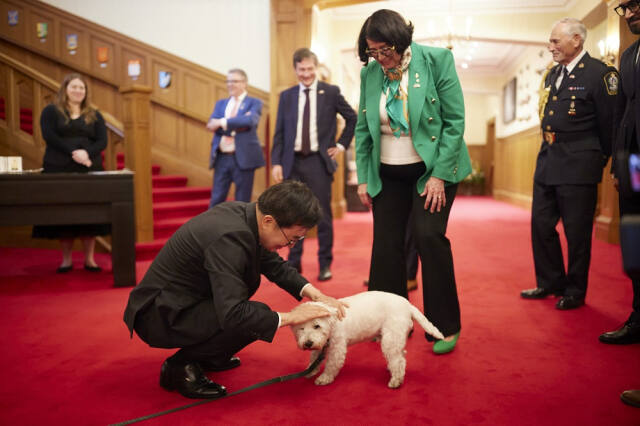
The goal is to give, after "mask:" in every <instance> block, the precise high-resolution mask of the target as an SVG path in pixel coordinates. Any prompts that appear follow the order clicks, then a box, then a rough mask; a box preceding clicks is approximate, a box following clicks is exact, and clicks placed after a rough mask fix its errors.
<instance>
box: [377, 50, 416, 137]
mask: <svg viewBox="0 0 640 426" xmlns="http://www.w3.org/2000/svg"><path fill="white" fill-rule="evenodd" d="M410 62H411V47H407V49H406V50H405V51H404V54H403V55H402V59H401V60H400V65H398V66H397V67H395V68H390V69H388V70H385V69H384V68H383V70H382V71H383V72H384V79H383V80H382V91H383V93H385V94H386V95H387V103H386V105H385V108H386V110H387V115H388V116H389V125H390V126H391V131H392V132H393V135H394V136H395V137H396V138H399V137H400V135H401V134H403V133H404V134H405V135H408V134H409V111H408V109H407V93H405V92H404V90H402V89H401V87H400V81H401V80H402V75H403V74H404V72H405V71H406V70H407V68H409V63H410Z"/></svg>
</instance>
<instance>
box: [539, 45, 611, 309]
mask: <svg viewBox="0 0 640 426" xmlns="http://www.w3.org/2000/svg"><path fill="white" fill-rule="evenodd" d="M561 74H563V78H562V81H561V84H560V86H559V87H558V88H556V81H557V79H558V78H559V77H560V75H561ZM619 81H620V80H619V76H618V73H617V71H616V69H615V68H614V67H613V66H611V65H607V64H605V63H603V62H601V61H599V60H597V59H594V58H592V57H590V56H589V54H588V53H585V54H584V56H583V57H582V58H581V59H580V60H579V62H578V63H577V64H576V65H575V66H574V68H573V69H572V70H571V72H570V73H568V72H567V70H566V68H565V67H564V66H562V65H560V64H558V65H556V66H554V67H553V68H551V69H550V70H549V72H548V73H547V75H546V76H545V77H544V88H543V93H542V94H541V97H542V99H541V105H540V119H541V126H542V134H543V141H542V145H541V147H540V152H539V153H538V158H537V162H536V170H535V174H534V184H533V205H532V212H531V239H532V245H533V257H534V263H535V272H536V282H537V286H538V288H541V289H544V290H547V292H549V293H551V292H553V293H556V294H564V296H570V297H572V298H577V299H578V300H580V299H583V298H584V297H585V294H586V291H587V279H588V272H589V263H590V258H591V234H592V229H593V216H594V213H595V208H596V202H597V197H598V188H597V185H598V182H600V181H601V179H602V170H603V167H604V166H605V164H606V162H607V160H608V157H609V156H610V155H611V139H612V132H613V114H614V106H615V102H616V96H617V94H618V86H619ZM545 98H546V99H545ZM545 101H546V103H545ZM559 219H562V224H563V227H564V232H565V235H566V238H567V243H568V255H569V256H568V257H569V259H568V269H567V271H566V272H565V268H564V261H563V256H562V250H561V246H560V239H559V237H558V233H557V232H556V225H557V223H558V221H559ZM558 308H560V309H563V308H562V306H561V304H560V303H559V304H558Z"/></svg>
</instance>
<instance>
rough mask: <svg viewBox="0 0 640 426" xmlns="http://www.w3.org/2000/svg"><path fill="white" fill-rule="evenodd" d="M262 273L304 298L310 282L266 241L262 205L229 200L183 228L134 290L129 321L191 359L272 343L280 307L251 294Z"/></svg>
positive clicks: (154, 342) (156, 343)
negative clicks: (261, 226) (260, 218)
mask: <svg viewBox="0 0 640 426" xmlns="http://www.w3.org/2000/svg"><path fill="white" fill-rule="evenodd" d="M260 274H263V275H265V277H267V278H268V279H269V280H271V281H273V282H275V283H276V284H277V285H278V286H280V287H281V288H282V289H284V290H285V291H287V292H288V293H290V294H291V295H292V296H293V297H295V298H296V299H298V300H300V299H301V296H300V292H301V291H302V288H303V286H304V285H305V284H306V283H307V282H308V281H307V280H306V279H304V278H303V277H301V276H300V275H299V274H298V273H297V272H296V270H295V269H293V268H292V267H290V266H289V265H287V264H286V262H284V261H283V259H282V258H280V256H278V254H277V253H275V252H271V251H268V250H266V249H264V248H263V247H262V246H261V245H260V242H259V236H258V226H257V219H256V204H255V203H243V202H228V203H223V204H219V205H217V206H215V207H214V208H212V209H210V210H208V211H206V212H204V213H202V214H200V215H198V216H196V217H195V218H193V219H191V220H190V221H188V222H187V223H185V224H184V225H183V226H181V227H180V229H178V230H177V231H176V232H175V234H173V236H172V237H171V238H170V239H169V241H167V243H166V244H165V246H164V247H163V248H162V250H161V251H160V253H158V255H157V256H156V258H155V259H154V261H153V263H152V264H151V267H150V268H149V270H148V271H147V273H146V274H145V276H144V278H143V279H142V281H141V282H140V284H138V286H136V288H134V289H133V291H132V292H131V294H130V296H129V302H128V305H127V308H126V310H125V313H124V321H125V323H126V324H127V327H128V328H129V331H130V332H131V333H132V334H133V330H135V331H136V333H137V334H138V335H139V336H140V338H141V339H142V340H144V341H145V342H146V343H148V344H149V345H150V346H152V347H159V348H182V351H181V352H182V355H183V356H184V357H185V358H186V359H189V360H190V361H200V360H211V359H226V360H228V359H229V358H230V357H231V356H232V355H233V354H235V353H236V352H238V351H239V350H240V349H242V348H243V347H245V346H246V345H248V344H250V343H252V342H253V341H255V340H264V341H267V342H270V341H271V340H272V339H273V337H274V335H275V332H276V330H277V328H278V325H279V324H278V322H279V319H278V314H277V313H276V312H274V311H272V310H271V309H270V308H269V307H268V306H267V305H265V304H264V303H261V302H256V301H252V300H249V299H250V298H251V297H252V296H253V295H254V294H255V292H256V291H257V290H258V287H259V285H260Z"/></svg>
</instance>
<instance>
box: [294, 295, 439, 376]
mask: <svg viewBox="0 0 640 426" xmlns="http://www.w3.org/2000/svg"><path fill="white" fill-rule="evenodd" d="M340 300H343V301H345V302H346V303H348V304H349V308H347V310H346V311H347V314H346V316H345V317H344V318H343V319H342V320H338V319H337V316H336V310H335V309H334V308H331V307H329V306H327V305H325V304H322V303H319V302H307V303H316V304H320V305H322V306H324V307H325V308H327V309H328V310H329V311H331V312H332V315H331V316H328V317H323V318H316V319H314V320H311V321H307V322H306V323H304V324H299V325H294V326H291V329H292V331H293V334H294V336H295V339H296V342H297V344H298V347H299V348H300V349H303V350H311V351H312V352H311V361H310V364H311V363H313V361H315V359H316V358H317V357H318V356H319V354H320V352H321V350H322V348H324V347H325V345H326V346H327V349H326V363H325V367H324V371H323V372H322V374H321V375H320V376H318V377H317V378H316V380H315V384H316V385H328V384H329V383H331V382H333V380H334V379H335V378H336V376H337V375H338V373H339V372H340V369H341V368H342V366H343V365H344V360H345V357H346V354H347V346H349V345H351V344H353V343H358V342H362V341H365V340H371V339H374V338H378V339H379V341H380V347H381V349H382V353H383V354H384V356H385V358H386V359H387V368H388V369H389V372H390V373H391V380H389V384H388V385H389V387H390V388H397V387H399V386H400V385H402V382H403V381H404V375H405V368H406V365H407V361H406V359H405V350H404V348H405V345H406V343H407V337H408V335H409V332H410V330H411V329H412V327H413V320H414V319H415V320H416V321H417V322H418V324H420V326H421V327H422V328H423V329H424V330H425V331H426V332H427V333H429V334H431V335H432V336H434V337H436V338H438V339H443V338H444V336H443V335H442V333H440V331H439V330H438V329H437V328H436V327H435V326H434V325H433V324H431V322H429V320H427V318H426V317H425V316H424V315H423V314H422V312H420V311H419V310H418V308H416V307H415V306H413V305H412V304H411V303H409V301H408V300H407V299H405V298H404V297H401V296H398V295H395V294H392V293H385V292H382V291H366V292H363V293H359V294H356V295H353V296H349V297H345V298H343V299H340ZM319 369H320V367H319V366H318V367H317V368H316V369H315V370H314V371H312V372H311V373H310V374H309V376H308V377H311V376H313V375H315V374H316V373H318V371H319Z"/></svg>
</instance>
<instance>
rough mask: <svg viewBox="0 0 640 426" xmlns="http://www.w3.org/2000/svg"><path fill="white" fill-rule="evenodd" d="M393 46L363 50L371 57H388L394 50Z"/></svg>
mask: <svg viewBox="0 0 640 426" xmlns="http://www.w3.org/2000/svg"><path fill="white" fill-rule="evenodd" d="M395 50H396V47H395V46H389V47H383V48H382V49H366V50H365V51H364V52H365V53H366V54H367V55H369V56H370V57H371V58H374V59H378V58H379V57H380V56H382V57H383V58H388V57H389V56H391V55H393V52H395Z"/></svg>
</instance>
